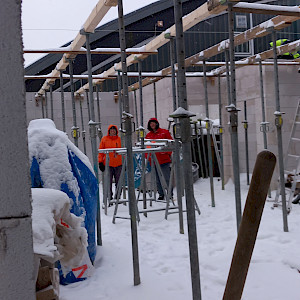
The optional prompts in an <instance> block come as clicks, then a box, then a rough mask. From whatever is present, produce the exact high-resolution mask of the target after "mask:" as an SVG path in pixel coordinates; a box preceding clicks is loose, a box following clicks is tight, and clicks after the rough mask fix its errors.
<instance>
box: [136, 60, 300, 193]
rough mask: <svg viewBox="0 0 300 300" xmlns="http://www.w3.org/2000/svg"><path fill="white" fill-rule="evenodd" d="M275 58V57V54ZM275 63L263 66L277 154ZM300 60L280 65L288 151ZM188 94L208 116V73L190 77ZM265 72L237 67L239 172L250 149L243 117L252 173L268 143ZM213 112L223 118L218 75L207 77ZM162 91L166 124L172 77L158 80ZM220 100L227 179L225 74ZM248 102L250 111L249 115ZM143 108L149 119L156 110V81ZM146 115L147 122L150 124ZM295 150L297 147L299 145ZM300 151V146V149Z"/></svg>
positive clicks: (299, 90)
mask: <svg viewBox="0 0 300 300" xmlns="http://www.w3.org/2000/svg"><path fill="white" fill-rule="evenodd" d="M271 61H272V60H271ZM273 68H274V67H273V66H272V65H268V66H263V89H264V100H265V110H266V121H268V122H270V124H269V125H268V129H269V131H268V132H267V140H268V149H269V150H270V151H272V152H273V153H274V154H275V155H277V154H278V148H277V133H276V126H275V117H274V112H275V111H276V105H275V96H274V78H273V73H274V72H273ZM298 68H299V67H298V66H292V65H289V66H287V65H285V66H284V65H279V92H280V103H281V111H283V112H285V115H284V116H283V127H282V132H283V145H284V148H283V151H284V153H286V151H287V145H288V141H289V139H290V133H291V128H292V123H293V120H294V117H295V108H296V105H297V103H298V101H299V99H300V84H299V82H300V74H299V73H298ZM186 80H187V97H188V105H189V110H190V111H192V112H195V113H196V114H197V116H196V117H195V118H202V119H204V118H205V117H206V108H205V94H204V84H203V78H188V77H187V79H186ZM260 84H261V81H260V77H259V68H258V66H256V65H255V66H246V67H243V68H238V69H236V94H237V108H238V109H240V112H239V118H238V124H239V125H238V138H239V162H240V172H241V173H246V155H245V152H246V151H245V150H246V147H245V129H244V123H242V122H243V121H245V120H247V122H248V151H249V168H250V173H251V172H252V170H253V167H254V164H255V161H256V156H257V154H258V153H259V152H260V151H262V150H263V149H264V144H263V134H262V132H261V122H262V106H261V93H260ZM207 89H208V101H209V118H210V119H218V118H219V115H218V82H217V79H216V78H215V79H213V78H209V79H208V81H207ZM156 91H157V97H156V99H157V110H158V111H157V117H158V119H159V122H160V124H161V127H165V128H166V127H167V126H168V121H167V118H168V116H169V115H170V113H171V112H173V98H172V86H171V79H170V78H165V79H162V80H160V81H158V82H156ZM136 98H137V106H138V118H140V116H139V115H140V100H139V98H140V96H139V91H138V90H137V91H136ZM221 101H222V107H221V111H222V121H223V122H222V123H223V126H224V169H225V170H224V173H225V180H226V181H227V180H228V179H229V178H233V171H232V157H231V141H230V128H229V125H228V122H229V113H228V112H227V111H226V108H225V107H226V106H227V105H228V97H227V82H226V78H225V77H221ZM245 103H246V111H247V116H246V117H245ZM143 109H144V120H146V121H147V120H148V118H149V117H153V116H154V96H153V84H151V85H148V86H145V87H143ZM146 121H145V122H144V126H146V124H147V123H146ZM295 151H296V152H297V151H298V149H296V150H295ZM299 153H300V150H299ZM277 179H278V164H277V165H276V169H275V172H274V175H273V179H272V183H271V187H272V188H276V187H277Z"/></svg>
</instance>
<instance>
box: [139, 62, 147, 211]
mask: <svg viewBox="0 0 300 300" xmlns="http://www.w3.org/2000/svg"><path fill="white" fill-rule="evenodd" d="M138 71H139V91H140V118H141V127H140V129H139V134H140V140H141V148H142V149H145V129H144V105H143V77H142V61H141V60H140V59H139V60H138ZM145 168H146V166H145V154H144V153H142V170H143V172H144V170H145ZM141 187H142V189H143V208H144V209H146V208H147V200H146V177H145V176H143V177H142V182H141ZM144 216H145V217H147V213H144Z"/></svg>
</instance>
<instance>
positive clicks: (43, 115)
mask: <svg viewBox="0 0 300 300" xmlns="http://www.w3.org/2000/svg"><path fill="white" fill-rule="evenodd" d="M39 99H40V101H41V110H42V118H43V119H44V118H45V109H44V97H43V96H39Z"/></svg>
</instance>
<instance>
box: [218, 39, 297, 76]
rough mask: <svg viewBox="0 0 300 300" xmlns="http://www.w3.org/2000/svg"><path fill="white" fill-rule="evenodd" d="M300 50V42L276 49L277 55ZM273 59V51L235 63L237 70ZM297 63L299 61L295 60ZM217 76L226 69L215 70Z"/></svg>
mask: <svg viewBox="0 0 300 300" xmlns="http://www.w3.org/2000/svg"><path fill="white" fill-rule="evenodd" d="M299 49H300V40H297V41H294V42H291V43H289V44H286V45H283V46H279V47H277V48H276V50H277V55H282V54H284V53H287V52H294V51H298V50H299ZM272 57H273V49H270V50H267V51H264V52H262V53H259V54H256V55H253V56H250V57H247V58H244V59H241V60H238V61H236V62H235V66H236V68H241V67H244V66H246V65H252V64H255V63H257V62H258V61H259V60H261V61H263V60H266V59H268V58H272ZM295 61H297V60H295ZM245 62H247V64H245ZM212 72H213V73H214V74H215V75H220V74H222V73H224V72H226V67H225V66H222V67H220V68H217V69H214V70H213V71H212Z"/></svg>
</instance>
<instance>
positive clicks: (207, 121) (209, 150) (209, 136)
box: [203, 60, 216, 207]
mask: <svg viewBox="0 0 300 300" xmlns="http://www.w3.org/2000/svg"><path fill="white" fill-rule="evenodd" d="M203 84H204V94H205V112H206V120H205V121H206V138H207V151H208V171H209V180H210V196H211V206H212V207H215V206H216V204H215V191H214V173H213V163H212V152H211V134H210V131H211V125H212V124H211V120H210V119H209V105H208V92H207V78H206V63H205V60H203Z"/></svg>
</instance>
